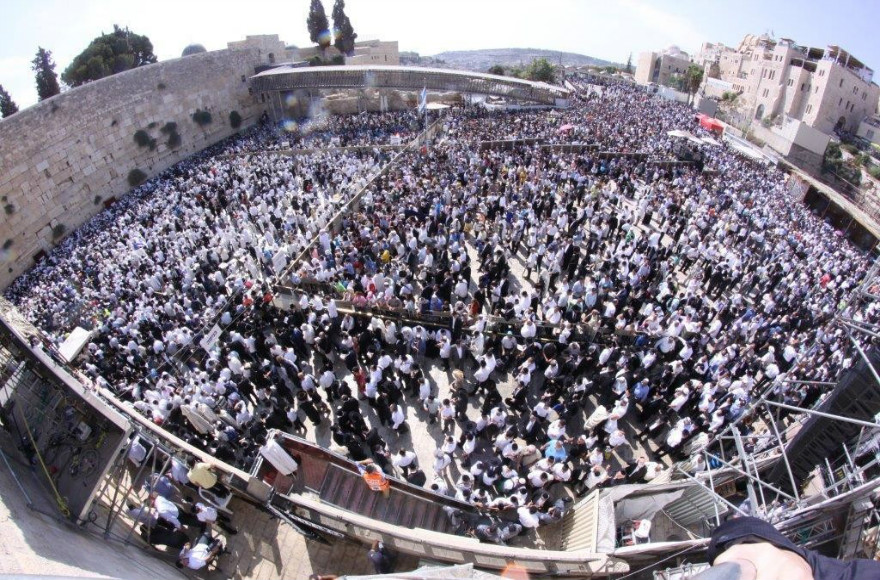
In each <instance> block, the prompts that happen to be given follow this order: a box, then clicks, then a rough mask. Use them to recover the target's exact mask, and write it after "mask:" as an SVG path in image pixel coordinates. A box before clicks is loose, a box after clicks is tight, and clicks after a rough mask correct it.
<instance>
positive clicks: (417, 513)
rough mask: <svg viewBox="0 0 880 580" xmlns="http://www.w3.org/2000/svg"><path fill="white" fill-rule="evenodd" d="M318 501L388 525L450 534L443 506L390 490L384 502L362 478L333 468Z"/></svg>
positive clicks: (323, 484)
mask: <svg viewBox="0 0 880 580" xmlns="http://www.w3.org/2000/svg"><path fill="white" fill-rule="evenodd" d="M320 496H321V501H322V502H324V503H328V504H331V505H334V506H336V507H338V508H342V509H344V510H347V511H350V512H354V513H356V514H360V515H362V516H366V517H369V518H372V519H376V520H380V521H383V522H385V523H388V524H393V525H396V526H401V527H405V528H423V529H426V530H432V531H435V532H440V533H450V532H451V529H452V527H451V525H450V523H449V518H448V517H447V516H446V513H445V512H444V511H443V509H442V508H443V503H440V502H437V501H430V500H429V499H428V498H423V497H419V496H417V495H414V494H410V493H408V492H406V491H404V490H402V489H400V488H397V487H392V488H391V493H390V494H389V496H388V497H387V498H386V497H385V496H383V495H382V493H380V492H378V491H373V490H371V489H370V488H369V487H367V484H366V482H364V480H363V478H362V477H361V476H360V475H359V474H357V473H354V472H351V471H348V470H347V469H343V468H341V467H339V466H337V465H330V466H329V467H328V469H327V473H326V475H325V476H324V481H323V482H322V484H321V489H320Z"/></svg>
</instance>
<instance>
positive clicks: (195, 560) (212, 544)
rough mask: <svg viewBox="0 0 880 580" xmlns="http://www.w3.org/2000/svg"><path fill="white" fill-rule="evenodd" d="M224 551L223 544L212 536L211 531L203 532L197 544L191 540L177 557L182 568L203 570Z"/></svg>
mask: <svg viewBox="0 0 880 580" xmlns="http://www.w3.org/2000/svg"><path fill="white" fill-rule="evenodd" d="M222 551H223V544H222V543H221V542H220V541H219V540H215V539H213V538H211V532H210V530H209V531H206V532H205V533H203V534H202V535H201V536H200V537H199V539H198V540H196V543H195V545H191V544H190V543H189V542H187V543H186V544H184V546H183V549H182V550H181V551H180V554H179V555H178V557H177V565H178V567H180V568H184V567H186V568H189V569H190V570H201V569H202V568H204V567H206V566H207V565H208V564H210V563H211V561H212V560H213V559H214V558H216V557H217V555H218V554H220V553H221V552H222Z"/></svg>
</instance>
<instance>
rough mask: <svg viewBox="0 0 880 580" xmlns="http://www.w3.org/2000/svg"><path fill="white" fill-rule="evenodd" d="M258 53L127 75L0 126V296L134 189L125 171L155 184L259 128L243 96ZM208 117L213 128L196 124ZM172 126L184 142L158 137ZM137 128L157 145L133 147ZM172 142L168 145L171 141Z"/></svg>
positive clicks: (196, 58) (256, 112) (215, 56)
mask: <svg viewBox="0 0 880 580" xmlns="http://www.w3.org/2000/svg"><path fill="white" fill-rule="evenodd" d="M260 63H261V58H260V52H259V50H257V49H244V50H220V51H214V52H206V53H201V54H196V55H192V56H188V57H185V58H179V59H174V60H170V61H165V62H161V63H157V64H153V65H149V66H145V67H141V68H137V69H134V70H131V71H126V72H124V73H120V74H117V75H114V76H111V77H108V78H105V79H101V80H99V81H95V82H92V83H89V84H87V85H85V86H82V87H78V88H75V89H71V90H69V91H67V92H65V93H62V94H60V95H57V96H55V97H52V98H51V99H48V100H46V101H43V102H40V103H38V104H37V105H34V106H33V107H30V108H28V109H26V110H23V111H21V112H19V113H17V114H15V115H12V116H11V117H8V118H6V119H3V120H2V121H0V206H2V211H0V288H5V287H6V286H8V285H9V284H10V283H11V282H12V281H13V280H14V279H15V277H17V276H18V275H20V274H21V273H23V272H24V271H25V270H27V269H28V268H29V267H30V266H32V265H33V263H34V261H33V258H34V256H35V255H36V254H37V253H38V252H40V251H41V250H43V251H48V250H49V249H51V248H52V247H53V246H54V245H55V244H57V243H58V242H60V241H61V240H62V239H63V238H64V236H65V235H67V234H68V233H70V232H72V231H73V230H75V229H76V228H77V227H78V226H80V225H81V224H83V223H84V222H85V221H86V220H88V219H89V218H90V217H92V216H93V215H95V214H96V213H98V212H99V211H101V210H102V209H103V208H104V204H105V203H106V202H107V201H108V200H110V199H112V198H114V197H118V196H120V195H122V194H124V193H125V192H126V191H128V190H129V189H131V186H130V185H129V181H128V178H129V173H130V172H131V171H132V170H134V169H138V170H140V171H142V172H143V173H144V174H146V176H147V177H153V176H155V175H157V174H158V173H160V172H162V171H163V170H165V169H167V168H168V167H170V166H171V165H173V164H174V163H177V162H178V161H181V160H182V159H184V158H186V157H188V156H189V155H192V154H193V153H195V152H197V151H200V150H202V149H204V148H205V147H207V146H209V145H211V144H213V143H215V142H217V141H219V140H221V139H223V138H225V137H228V136H229V135H231V134H232V133H234V132H235V130H234V129H232V127H231V126H230V121H229V114H230V113H231V112H232V111H238V113H239V114H240V115H241V118H242V124H241V128H244V127H247V126H248V125H251V124H253V123H255V122H256V121H257V120H258V119H259V117H260V115H261V114H262V113H263V111H264V109H265V106H264V105H263V104H262V103H261V102H260V99H259V98H258V97H252V96H251V95H250V94H249V93H248V83H247V78H248V77H250V76H251V75H253V74H254V67H255V66H256V65H257V64H260ZM199 109H201V110H203V111H208V112H209V113H210V114H211V122H210V123H207V124H205V125H203V126H200V125H198V124H197V123H196V122H195V121H194V120H193V113H195V112H196V111H197V110H199ZM167 123H176V132H177V134H178V135H179V138H180V144H179V145H176V146H170V145H173V141H172V140H171V139H170V133H168V132H166V133H162V132H161V131H160V129H161V128H162V127H165V126H166V124H167ZM138 130H143V131H145V132H146V133H147V136H148V137H149V139H153V140H155V141H154V143H152V145H153V148H152V149H151V145H149V144H147V145H138V144H137V143H136V142H135V138H134V134H135V132H137V131H138ZM169 142H171V143H169Z"/></svg>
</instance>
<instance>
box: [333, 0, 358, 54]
mask: <svg viewBox="0 0 880 580" xmlns="http://www.w3.org/2000/svg"><path fill="white" fill-rule="evenodd" d="M333 36H334V39H333V46H335V47H336V49H337V50H339V52H341V53H342V54H344V55H346V56H351V55H352V53H354V41H355V39H356V38H357V34H355V32H354V28H353V27H352V25H351V20H349V19H348V15H347V14H346V13H345V2H344V0H336V2H334V3H333Z"/></svg>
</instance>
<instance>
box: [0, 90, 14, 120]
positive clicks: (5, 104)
mask: <svg viewBox="0 0 880 580" xmlns="http://www.w3.org/2000/svg"><path fill="white" fill-rule="evenodd" d="M17 112H18V105H16V104H15V101H13V100H12V97H10V96H9V93H7V92H6V89H4V88H3V85H0V115H2V116H3V118H4V119H5V118H6V117H8V116H9V115H14V114H15V113H17Z"/></svg>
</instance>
